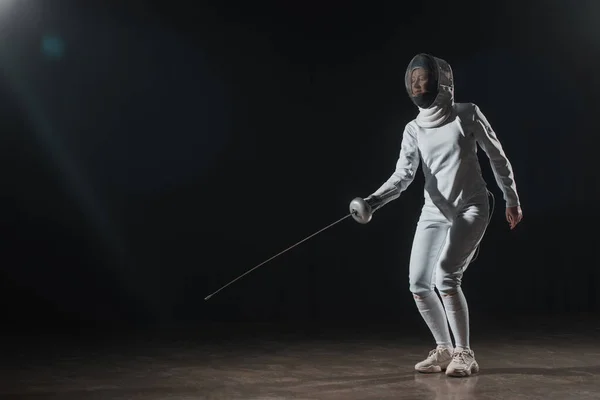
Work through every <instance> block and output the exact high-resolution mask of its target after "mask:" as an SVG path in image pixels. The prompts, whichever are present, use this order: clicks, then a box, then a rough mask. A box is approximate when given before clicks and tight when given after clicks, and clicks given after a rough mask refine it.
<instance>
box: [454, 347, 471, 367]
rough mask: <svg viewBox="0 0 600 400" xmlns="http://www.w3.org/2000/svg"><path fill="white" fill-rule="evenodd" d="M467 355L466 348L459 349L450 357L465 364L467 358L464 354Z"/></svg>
mask: <svg viewBox="0 0 600 400" xmlns="http://www.w3.org/2000/svg"><path fill="white" fill-rule="evenodd" d="M468 355H469V352H468V351H466V350H463V351H459V352H456V353H454V354H453V355H452V358H453V359H454V360H455V361H458V362H461V363H463V364H465V363H466V362H467V360H466V359H465V356H468Z"/></svg>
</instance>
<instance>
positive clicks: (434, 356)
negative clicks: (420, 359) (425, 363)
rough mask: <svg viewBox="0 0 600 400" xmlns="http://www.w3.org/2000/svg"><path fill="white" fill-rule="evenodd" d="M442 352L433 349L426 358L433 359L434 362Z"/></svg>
mask: <svg viewBox="0 0 600 400" xmlns="http://www.w3.org/2000/svg"><path fill="white" fill-rule="evenodd" d="M442 351H443V350H442V349H433V350H431V351H430V352H429V355H428V356H427V358H434V359H435V360H437V358H438V357H437V356H438V354H439V353H441V352H442Z"/></svg>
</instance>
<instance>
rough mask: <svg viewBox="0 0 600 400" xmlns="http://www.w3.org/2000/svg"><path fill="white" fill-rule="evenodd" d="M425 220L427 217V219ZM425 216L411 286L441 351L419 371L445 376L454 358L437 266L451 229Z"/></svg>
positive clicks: (415, 248) (417, 240) (419, 230)
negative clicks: (436, 283)
mask: <svg viewBox="0 0 600 400" xmlns="http://www.w3.org/2000/svg"><path fill="white" fill-rule="evenodd" d="M424 216H425V217H424ZM424 216H423V215H422V218H421V220H420V221H419V224H418V225H417V230H416V233H415V237H414V240H413V248H412V251H411V259H410V267H409V282H410V290H411V292H412V293H413V297H414V299H415V303H416V305H417V309H418V310H419V312H420V314H421V316H422V318H423V320H424V321H425V323H426V324H427V327H428V328H429V330H430V331H431V333H432V335H433V337H434V339H435V341H436V344H437V347H436V348H435V349H434V350H432V351H431V352H430V353H429V355H428V357H427V358H426V359H425V360H423V361H421V362H419V363H417V364H416V365H415V369H416V370H417V371H419V372H423V373H432V372H441V371H442V370H444V369H446V367H447V366H448V364H449V363H450V360H451V357H452V338H451V336H450V331H449V329H448V322H447V319H446V314H445V312H444V307H443V305H442V302H441V300H440V298H439V297H438V295H437V293H436V292H435V291H434V289H433V277H434V274H435V266H436V265H437V260H438V257H439V254H440V252H441V250H442V249H443V247H444V242H445V238H446V235H447V233H448V229H449V225H448V223H447V222H446V221H445V220H443V219H436V218H435V217H432V218H427V217H426V214H425V213H424Z"/></svg>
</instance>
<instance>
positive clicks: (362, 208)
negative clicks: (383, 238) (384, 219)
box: [350, 196, 381, 224]
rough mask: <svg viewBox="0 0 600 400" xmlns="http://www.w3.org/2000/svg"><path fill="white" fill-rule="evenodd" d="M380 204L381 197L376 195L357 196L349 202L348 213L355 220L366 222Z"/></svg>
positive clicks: (361, 222)
mask: <svg viewBox="0 0 600 400" xmlns="http://www.w3.org/2000/svg"><path fill="white" fill-rule="evenodd" d="M380 205H381V199H380V198H379V197H377V196H369V197H367V198H365V199H363V198H360V197H357V198H355V199H354V200H352V201H351V202H350V213H351V214H352V218H354V220H355V221H356V222H358V223H360V224H367V223H369V221H371V218H372V216H373V212H374V211H375V210H376V209H377V208H378V207H379V206H380Z"/></svg>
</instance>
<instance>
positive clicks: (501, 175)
mask: <svg viewBox="0 0 600 400" xmlns="http://www.w3.org/2000/svg"><path fill="white" fill-rule="evenodd" d="M473 106H474V107H475V110H474V121H473V122H474V130H475V132H474V133H475V137H476V140H477V143H479V145H480V146H481V148H482V149H483V150H484V151H485V153H486V154H487V156H488V158H489V159H490V164H491V166H492V170H493V171H494V177H495V178H496V183H497V184H498V187H499V188H500V189H501V190H502V193H503V194H504V200H505V201H506V207H513V206H518V205H520V203H519V194H518V193H517V185H516V183H515V174H514V172H513V168H512V165H511V163H510V161H509V160H508V157H506V154H505V153H504V149H503V148H502V144H501V143H500V140H498V137H497V136H496V133H495V132H494V130H493V129H492V126H491V125H490V123H489V122H488V120H487V118H486V117H485V115H483V113H482V112H481V110H480V109H479V107H478V106H476V105H473Z"/></svg>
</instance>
